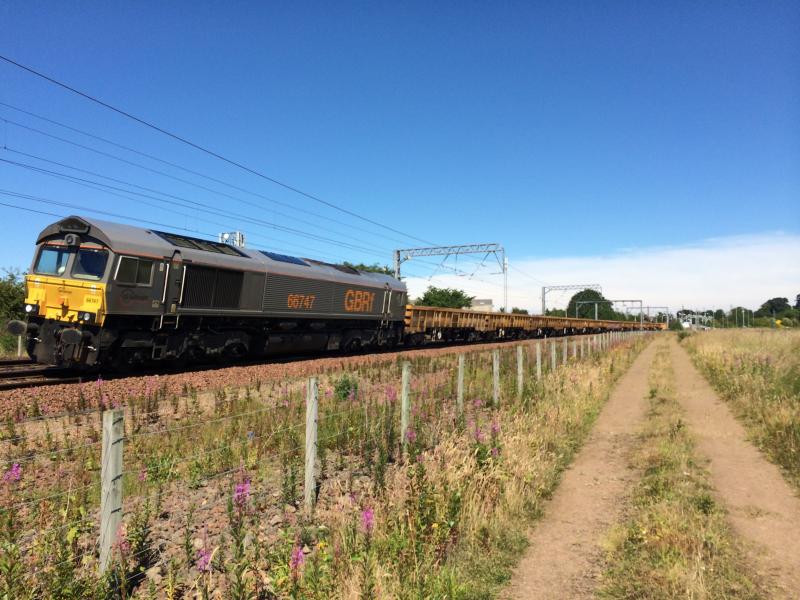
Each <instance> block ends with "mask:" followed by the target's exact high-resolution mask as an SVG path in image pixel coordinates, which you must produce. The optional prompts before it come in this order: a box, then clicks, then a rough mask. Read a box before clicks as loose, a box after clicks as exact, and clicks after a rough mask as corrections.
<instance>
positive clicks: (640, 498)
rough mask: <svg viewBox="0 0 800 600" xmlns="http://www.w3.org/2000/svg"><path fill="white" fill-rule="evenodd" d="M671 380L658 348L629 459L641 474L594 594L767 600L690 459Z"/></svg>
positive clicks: (693, 458) (691, 450) (689, 442)
mask: <svg viewBox="0 0 800 600" xmlns="http://www.w3.org/2000/svg"><path fill="white" fill-rule="evenodd" d="M672 381H673V372H672V366H671V364H670V361H669V354H668V348H667V347H666V345H664V344H662V346H661V347H660V348H659V349H658V353H657V356H656V361H655V362H654V365H653V369H652V371H651V378H650V386H651V389H650V407H649V412H648V416H647V421H646V423H645V425H644V426H643V429H642V431H641V433H640V440H639V442H638V446H637V449H636V451H635V453H634V456H633V457H632V461H631V462H632V465H631V466H632V467H633V468H635V469H637V470H639V471H640V472H641V473H642V477H641V480H640V481H639V482H638V483H637V485H636V486H635V488H634V490H633V492H632V496H631V499H630V504H629V506H628V507H627V516H626V519H625V521H624V522H623V523H621V524H619V525H617V526H615V527H614V528H613V529H612V531H611V532H610V534H609V536H608V539H607V547H608V559H607V560H608V567H607V570H606V572H605V576H604V583H603V585H602V586H601V589H600V591H599V596H600V597H601V598H614V599H620V598H626V599H627V598H647V599H658V598H665V599H666V598H708V599H717V598H718V599H720V600H722V599H728V598H733V599H751V598H752V599H755V598H767V597H769V594H768V593H767V591H766V589H765V588H764V587H763V584H762V583H761V582H759V581H758V580H757V579H756V577H755V576H754V575H753V574H752V573H751V571H750V569H749V568H748V565H747V564H746V563H745V561H744V560H743V559H742V554H741V552H740V549H739V548H738V546H737V544H738V541H737V540H736V538H735V536H734V535H733V533H732V531H731V530H730V528H729V526H728V524H727V522H726V515H725V510H724V509H723V508H722V507H721V506H720V505H719V504H718V503H717V501H716V499H715V497H714V493H713V490H712V488H711V486H710V484H709V481H708V474H707V472H706V470H705V469H704V468H703V467H702V465H700V464H698V462H697V458H696V456H695V453H694V443H693V440H692V437H691V435H690V432H689V431H688V430H687V427H686V425H685V423H684V421H683V412H682V409H681V408H680V406H679V404H678V403H677V402H676V400H675V397H674V391H673V384H672Z"/></svg>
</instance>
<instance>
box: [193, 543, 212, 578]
mask: <svg viewBox="0 0 800 600" xmlns="http://www.w3.org/2000/svg"><path fill="white" fill-rule="evenodd" d="M195 564H196V565H197V570H198V571H200V572H201V573H208V572H209V571H210V570H211V552H209V551H208V549H207V548H200V550H198V551H197V562H196V563H195Z"/></svg>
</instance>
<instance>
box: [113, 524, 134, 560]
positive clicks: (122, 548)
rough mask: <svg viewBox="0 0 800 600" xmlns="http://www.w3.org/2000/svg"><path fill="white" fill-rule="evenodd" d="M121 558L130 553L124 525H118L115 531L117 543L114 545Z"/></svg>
mask: <svg viewBox="0 0 800 600" xmlns="http://www.w3.org/2000/svg"><path fill="white" fill-rule="evenodd" d="M114 545H115V546H116V547H117V550H119V553H120V554H121V555H122V556H126V555H127V554H128V553H129V552H130V551H131V543H130V542H129V541H128V533H127V530H126V529H125V523H120V524H119V529H117V541H116V542H115V543H114Z"/></svg>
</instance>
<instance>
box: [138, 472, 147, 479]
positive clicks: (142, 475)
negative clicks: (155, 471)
mask: <svg viewBox="0 0 800 600" xmlns="http://www.w3.org/2000/svg"><path fill="white" fill-rule="evenodd" d="M139 481H142V482H144V481H147V469H142V470H141V471H139Z"/></svg>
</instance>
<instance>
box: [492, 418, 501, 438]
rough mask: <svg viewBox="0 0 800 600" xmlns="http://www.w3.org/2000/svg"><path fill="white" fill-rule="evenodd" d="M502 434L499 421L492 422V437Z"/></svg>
mask: <svg viewBox="0 0 800 600" xmlns="http://www.w3.org/2000/svg"><path fill="white" fill-rule="evenodd" d="M498 433H500V423H498V422H497V421H492V435H495V436H496V435H497V434H498Z"/></svg>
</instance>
